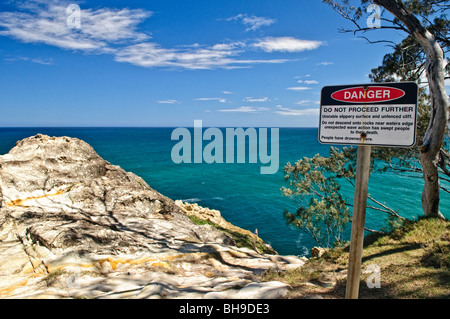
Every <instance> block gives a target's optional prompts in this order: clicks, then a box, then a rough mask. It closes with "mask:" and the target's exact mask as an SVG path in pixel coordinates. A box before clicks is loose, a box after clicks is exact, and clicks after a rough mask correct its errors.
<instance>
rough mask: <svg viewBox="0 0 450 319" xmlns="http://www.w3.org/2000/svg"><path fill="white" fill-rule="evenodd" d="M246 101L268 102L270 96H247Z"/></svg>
mask: <svg viewBox="0 0 450 319" xmlns="http://www.w3.org/2000/svg"><path fill="white" fill-rule="evenodd" d="M243 101H244V102H268V101H270V100H269V98H268V97H263V98H253V97H246V98H244V99H243Z"/></svg>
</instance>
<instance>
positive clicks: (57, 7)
mask: <svg viewBox="0 0 450 319" xmlns="http://www.w3.org/2000/svg"><path fill="white" fill-rule="evenodd" d="M73 2H75V1H69V0H61V1H58V0H49V1H47V2H45V1H43V0H31V1H27V2H25V1H20V2H17V10H16V11H12V12H0V36H8V37H12V38H15V39H18V40H20V41H23V42H27V43H44V44H46V45H51V46H55V47H59V48H62V49H68V50H79V51H83V52H87V53H91V54H98V53H100V54H109V55H111V56H112V57H113V58H114V60H115V61H117V62H124V63H131V64H134V65H136V66H140V67H147V68H154V67H162V68H169V69H171V68H175V69H176V68H182V69H188V70H212V69H236V68H249V67H251V66H252V65H254V64H262V63H270V64H277V63H285V62H288V61H292V60H289V59H266V60H264V59H258V60H256V59H241V58H239V56H240V55H241V54H242V53H243V52H244V51H245V50H246V49H248V48H249V45H248V44H246V43H244V42H230V43H217V44H214V45H211V46H202V45H200V44H198V43H194V44H192V45H183V46H177V47H174V48H164V47H161V46H160V45H159V44H158V43H157V42H156V41H150V39H151V36H150V35H149V34H148V33H145V32H141V31H139V30H138V25H139V24H140V23H142V22H143V21H145V19H147V18H148V17H150V16H151V15H152V12H150V11H146V10H143V9H114V8H97V9H89V8H83V5H81V8H80V9H81V10H80V25H79V26H80V27H79V28H78V27H77V28H73V27H70V26H69V25H68V13H67V12H66V9H67V8H68V6H69V4H70V5H72V4H73ZM236 19H237V18H236ZM239 19H242V21H243V23H245V24H246V25H248V27H249V28H250V29H254V28H259V27H261V26H263V25H268V24H269V23H273V22H274V21H272V20H270V19H267V18H260V17H254V16H251V17H249V16H244V15H242V16H241V17H240V18H239ZM269 20H270V21H269Z"/></svg>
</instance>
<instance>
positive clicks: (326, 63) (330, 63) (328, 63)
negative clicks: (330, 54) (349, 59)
mask: <svg viewBox="0 0 450 319" xmlns="http://www.w3.org/2000/svg"><path fill="white" fill-rule="evenodd" d="M332 64H334V62H327V61H324V62H320V63H317V65H323V66H327V65H332Z"/></svg>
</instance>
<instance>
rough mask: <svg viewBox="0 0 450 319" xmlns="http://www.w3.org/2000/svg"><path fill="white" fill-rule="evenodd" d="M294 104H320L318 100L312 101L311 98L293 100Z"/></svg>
mask: <svg viewBox="0 0 450 319" xmlns="http://www.w3.org/2000/svg"><path fill="white" fill-rule="evenodd" d="M295 104H298V105H308V104H320V102H319V101H312V100H300V101H298V102H295Z"/></svg>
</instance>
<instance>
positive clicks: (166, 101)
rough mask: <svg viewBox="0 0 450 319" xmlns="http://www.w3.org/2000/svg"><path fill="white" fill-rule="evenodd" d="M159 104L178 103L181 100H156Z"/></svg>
mask: <svg viewBox="0 0 450 319" xmlns="http://www.w3.org/2000/svg"><path fill="white" fill-rule="evenodd" d="M157 103H159V104H180V103H181V102H180V101H178V100H164V101H157Z"/></svg>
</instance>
